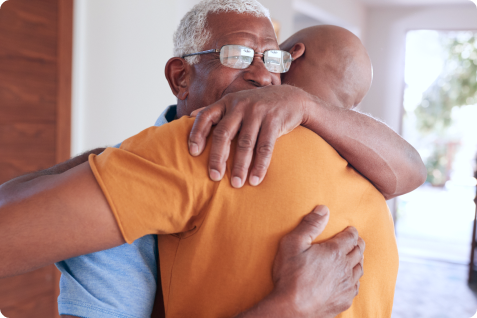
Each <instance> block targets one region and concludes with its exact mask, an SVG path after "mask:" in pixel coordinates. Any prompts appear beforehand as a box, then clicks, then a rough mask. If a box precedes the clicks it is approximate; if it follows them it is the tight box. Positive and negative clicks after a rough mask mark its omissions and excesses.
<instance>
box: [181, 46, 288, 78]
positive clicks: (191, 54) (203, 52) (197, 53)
mask: <svg viewBox="0 0 477 318" xmlns="http://www.w3.org/2000/svg"><path fill="white" fill-rule="evenodd" d="M229 45H240V46H243V47H245V48H247V49H250V50H252V51H253V57H254V58H255V55H256V54H260V55H261V56H262V58H261V60H262V62H263V63H265V60H264V55H265V52H268V51H283V52H287V51H285V50H280V49H271V50H266V51H263V52H255V50H254V49H252V48H251V47H248V46H245V45H241V44H225V45H222V46H221V47H220V49H210V50H207V51H201V52H196V53H190V54H186V55H183V56H181V58H185V57H188V56H194V55H203V54H209V53H220V51H222V48H223V47H224V46H229ZM287 53H288V54H290V58H291V62H293V56H292V55H291V53H290V52H287ZM291 62H290V63H291ZM222 65H223V64H222ZM250 65H252V62H250V64H249V66H250ZM224 66H226V65H224ZM249 66H247V67H246V68H243V70H244V69H247V68H248V67H249ZM227 67H228V66H227ZM231 68H232V67H231ZM269 72H270V71H269ZM287 72H288V71H287ZM270 73H273V72H270ZM285 73H286V72H285ZM278 74H279V73H278Z"/></svg>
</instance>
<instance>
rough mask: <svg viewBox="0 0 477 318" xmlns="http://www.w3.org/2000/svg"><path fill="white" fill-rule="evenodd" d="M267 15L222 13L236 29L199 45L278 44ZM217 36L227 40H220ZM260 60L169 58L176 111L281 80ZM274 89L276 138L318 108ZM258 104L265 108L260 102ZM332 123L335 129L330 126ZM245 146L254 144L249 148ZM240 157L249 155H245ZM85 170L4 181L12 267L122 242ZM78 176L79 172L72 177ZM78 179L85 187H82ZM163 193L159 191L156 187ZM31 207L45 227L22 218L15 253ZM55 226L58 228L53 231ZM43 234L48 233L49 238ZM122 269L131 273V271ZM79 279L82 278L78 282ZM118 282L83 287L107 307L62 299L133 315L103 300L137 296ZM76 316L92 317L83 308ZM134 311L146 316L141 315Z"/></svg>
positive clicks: (219, 25)
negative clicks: (229, 65) (240, 64)
mask: <svg viewBox="0 0 477 318" xmlns="http://www.w3.org/2000/svg"><path fill="white" fill-rule="evenodd" d="M255 7H256V6H255ZM221 10H223V8H220V7H219V8H218V9H217V8H216V11H217V12H218V16H220V12H221ZM255 10H256V9H255ZM211 12H213V10H209V11H205V17H208V14H210V13H211ZM245 12H247V11H245ZM239 13H240V14H243V12H240V11H239ZM263 17H266V16H264V14H263V13H262V14H261V15H260V14H259V15H258V17H257V16H253V15H252V16H250V14H248V15H247V14H245V15H243V16H242V17H241V18H239V19H235V20H230V19H224V18H223V19H222V20H220V19H218V21H216V24H215V25H209V28H210V30H211V31H214V32H217V31H218V30H220V31H223V32H225V30H229V31H231V33H230V34H222V35H221V36H220V35H219V36H217V34H213V35H214V37H212V38H211V39H209V42H207V41H205V43H204V44H203V45H202V46H199V47H198V49H199V50H198V51H200V50H204V49H207V48H206V47H203V46H204V45H205V44H209V45H213V46H214V47H216V48H215V49H217V50H218V49H220V48H218V47H217V46H218V45H219V44H223V45H225V44H226V43H225V42H224V41H226V40H227V41H235V42H236V43H237V44H241V45H247V46H249V47H252V48H253V49H255V50H256V51H258V52H263V51H266V50H267V49H272V50H276V49H277V48H278V47H277V44H276V40H275V41H272V40H271V39H272V38H274V35H273V30H272V29H271V25H270V23H269V21H268V20H267V19H266V18H265V19H263ZM230 22H234V23H235V25H233V29H232V30H231V29H230V28H227V27H230ZM265 22H266V23H265ZM238 31H240V32H238ZM219 39H220V40H219ZM220 41H222V42H224V43H219V42H220ZM229 43H232V42H229ZM190 49H192V48H189V50H190ZM193 51H195V50H193ZM186 53H193V52H186ZM261 63H262V62H261V61H260V60H258V59H255V58H254V62H253V63H252V64H251V65H250V66H249V67H248V68H246V69H241V70H237V69H230V70H229V69H226V68H224V67H223V66H220V64H219V61H218V59H217V57H214V56H210V57H206V56H204V58H203V59H201V61H200V62H199V63H197V64H189V63H186V62H185V61H184V60H183V59H172V60H171V61H170V62H169V64H168V65H169V66H168V69H167V72H168V74H167V75H168V79H169V80H170V83H171V88H173V92H174V93H175V94H176V96H177V97H178V106H177V113H178V116H180V115H183V114H187V113H188V112H189V111H191V110H194V109H196V108H198V107H201V106H203V105H207V104H210V103H213V102H214V101H216V100H217V99H218V98H220V97H221V96H223V95H225V94H227V93H233V92H235V91H239V90H243V89H248V88H253V87H261V86H267V85H270V84H279V83H280V78H279V77H278V76H277V75H275V74H273V73H270V72H269V71H268V70H267V69H265V67H264V65H263V64H261ZM171 81H172V82H171ZM277 92H278V93H279V92H280V91H276V90H271V91H269V92H268V91H263V92H260V95H261V97H264V96H265V97H266V96H267V94H268V96H269V99H268V101H267V105H269V106H271V105H274V106H273V107H270V109H269V110H267V111H265V112H263V111H262V112H261V113H260V115H262V116H261V117H262V118H258V119H259V121H258V126H260V120H261V119H263V118H265V119H266V120H269V118H270V117H268V116H269V115H270V114H271V111H277V110H278V111H279V112H278V117H277V118H279V121H278V122H279V123H281V124H283V125H281V126H280V127H273V126H270V125H269V126H267V125H265V126H264V127H263V128H264V129H263V131H264V134H263V135H261V137H260V138H262V137H263V136H265V137H266V134H265V133H267V132H268V133H269V132H272V134H270V135H272V139H273V135H275V138H276V136H277V135H279V134H280V133H284V132H286V131H288V130H291V128H293V127H296V125H299V124H300V123H301V122H303V119H304V118H308V117H309V116H310V115H312V114H313V112H310V109H308V108H306V107H303V108H301V109H299V111H297V110H296V109H292V107H290V102H293V97H296V98H303V96H302V95H300V94H301V93H298V92H297V91H293V90H290V89H287V90H286V91H283V92H281V93H279V94H277ZM280 94H281V95H280ZM286 94H288V96H286ZM209 96H211V97H209ZM228 96H229V97H227V102H229V103H230V102H231V101H233V100H234V99H237V98H240V97H241V95H240V94H235V95H234V94H229V95H228ZM255 97H257V95H255ZM283 97H288V98H289V99H288V100H287V99H283ZM252 104H253V103H252ZM252 106H254V107H256V106H257V105H256V103H255V104H253V105H252ZM261 109H262V110H263V107H261ZM250 113H252V112H250ZM168 114H170V113H168ZM337 115H338V114H337ZM328 116H333V114H332V113H331V114H328ZM357 116H358V115H357ZM172 117H174V116H172ZM328 118H329V117H328ZM266 120H265V121H264V122H265V123H266V122H267V121H266ZM251 121H252V123H251V124H252V125H251V126H253V127H252V128H253V129H256V128H257V122H255V119H254V120H251ZM247 126H248V125H247V123H246V122H244V126H243V129H242V133H243V132H244V131H245V132H246V131H247V129H246V128H247ZM249 126H250V125H249ZM325 126H326V123H325ZM329 128H330V129H332V128H333V127H329ZM216 131H217V130H216ZM219 133H220V130H219ZM219 133H217V134H216V136H220V134H219ZM252 138H256V136H252ZM268 138H270V136H268ZM267 142H268V144H269V141H267V139H266V138H265V145H267ZM239 144H240V142H239ZM198 146H199V147H201V145H200V144H198ZM246 148H248V149H249V148H250V147H246ZM224 149H225V148H224ZM244 149H245V148H244ZM258 149H259V150H261V149H265V148H263V147H261V146H260V140H259V147H258ZM265 150H266V151H259V154H260V155H261V156H259V158H258V159H257V161H256V162H257V163H260V164H259V165H258V166H259V167H260V166H264V164H263V160H265V161H266V160H269V156H268V154H267V150H268V151H270V150H271V149H270V147H266V149H265ZM361 150H362V149H361ZM361 150H360V151H361ZM191 151H192V152H193V153H194V152H196V151H195V150H194V143H192V144H191ZM197 151H199V150H197ZM358 153H359V152H358ZM247 154H248V152H247V151H245V156H243V157H247V156H248V155H247ZM239 159H240V158H239ZM238 161H240V160H238ZM242 161H247V160H243V159H242ZM261 161H262V162H261ZM219 163H220V162H219ZM266 165H267V164H266V163H265V166H266ZM88 169H89V168H88V165H87V164H86V165H85V164H82V165H80V166H78V168H75V169H72V170H71V171H68V172H65V173H63V174H61V175H57V176H41V177H38V178H34V179H33V178H23V179H20V180H17V182H16V183H15V182H11V183H9V184H7V185H5V186H3V187H2V190H3V193H2V194H3V195H6V194H11V193H13V192H17V193H18V191H19V190H21V192H19V194H18V195H17V196H16V197H8V196H5V197H4V198H5V199H4V200H3V206H2V209H3V211H2V216H5V218H4V219H2V221H5V222H2V224H3V226H5V231H2V232H1V233H4V234H5V237H6V238H10V240H5V241H4V242H5V244H7V243H10V246H2V250H3V251H5V253H10V254H11V255H12V256H13V257H12V259H11V260H10V266H12V267H14V266H16V265H17V264H18V263H16V262H18V261H19V260H23V261H25V263H24V264H23V267H24V269H26V268H28V267H30V268H31V267H32V266H37V265H40V264H42V263H47V262H49V261H51V260H55V259H63V258H65V257H67V256H73V255H78V254H82V253H85V252H91V251H94V250H99V249H104V248H105V247H106V248H107V247H111V246H114V245H117V244H119V243H120V242H122V238H121V237H120V236H119V235H118V234H119V233H118V231H117V228H115V227H114V226H111V224H115V221H114V220H113V219H112V218H111V214H110V213H111V211H110V210H109V206H108V204H106V201H105V198H104V196H102V194H101V192H99V193H98V190H99V189H98V188H97V186H95V184H96V183H95V181H94V179H92V178H91V172H90V171H89V170H88ZM59 170H60V171H61V170H62V169H61V168H60V169H59ZM214 170H215V171H214ZM220 170H221V168H220V167H218V168H217V169H211V170H210V173H211V177H212V178H213V179H220V177H221V176H222V175H223V171H220ZM217 173H218V175H217ZM237 177H238V178H239V179H240V182H239V183H234V185H235V186H238V187H240V186H241V185H243V180H244V178H243V177H240V176H237ZM252 177H255V175H253V174H252ZM256 177H258V178H259V181H261V180H263V176H256ZM73 178H77V179H76V180H75V181H73V180H72V179H73ZM231 179H233V178H231ZM25 181H28V182H25ZM232 181H233V180H232ZM233 182H236V181H233ZM252 183H253V184H257V183H258V182H256V181H254V180H252ZM62 185H63V187H62ZM78 186H81V187H79V188H78ZM41 194H44V195H41ZM158 195H160V194H159V193H158ZM75 196H76V197H75ZM52 197H57V198H60V199H61V201H62V202H63V203H64V204H65V205H64V206H63V207H61V208H60V209H59V207H58V206H56V205H55V204H54V202H53V205H52V202H51V198H52ZM22 199H23V200H22ZM25 199H28V200H25ZM166 199H168V198H166ZM85 200H88V202H83V201H85ZM32 205H33V206H32ZM33 207H35V208H36V211H35V212H38V213H39V212H42V211H43V212H44V213H42V214H41V215H35V216H34V219H35V220H36V221H37V222H38V221H40V224H42V222H44V227H43V231H42V233H37V231H38V228H37V227H35V225H36V224H38V223H36V224H28V222H27V221H25V222H26V224H23V228H22V230H23V231H26V233H29V234H30V236H27V238H26V239H27V241H30V240H32V239H33V243H34V244H30V246H29V247H28V248H27V249H26V250H29V252H31V254H30V257H26V256H25V255H24V254H23V255H19V254H18V252H17V253H15V252H13V251H15V248H18V247H19V246H22V244H21V243H24V242H21V239H22V238H23V239H25V237H23V236H21V235H20V236H19V237H17V238H16V240H15V242H12V241H11V236H9V235H10V233H17V232H18V229H19V228H18V226H15V225H16V224H18V222H19V219H18V218H16V216H17V215H22V213H23V215H25V214H24V213H25V211H27V212H28V213H32V210H31V209H32V208H33ZM61 212H66V213H61ZM105 212H107V213H105ZM108 213H109V214H108ZM92 220H96V223H94V222H92ZM72 221H76V222H77V223H75V224H74V225H76V226H73V225H72V224H71V223H72ZM111 221H113V223H111ZM20 223H21V222H20ZM59 225H60V227H59ZM90 225H92V226H90ZM99 229H106V231H103V232H99ZM2 230H3V227H2ZM9 231H10V232H9ZM51 233H55V235H53V234H51ZM48 234H51V235H53V236H51V237H50V236H48ZM85 234H86V235H88V234H89V235H93V234H95V235H96V237H95V240H91V239H87V238H85V236H84V235H85ZM12 236H13V235H12ZM35 236H37V237H35ZM45 236H46V238H47V239H46V240H45ZM12 243H13V244H12ZM45 246H46V247H49V246H55V247H57V248H58V249H57V250H55V251H45ZM39 251H41V253H39ZM38 254H41V255H38ZM139 255H140V254H139ZM35 257H36V258H35ZM116 261H117V259H116ZM73 264H74V263H73ZM109 264H110V262H109V263H108V264H101V262H96V265H97V266H98V267H97V269H99V270H98V271H97V273H100V274H103V273H105V272H104V271H101V268H102V266H103V268H107V267H108V266H109ZM4 270H5V273H7V274H8V273H11V272H9V271H8V270H10V271H11V270H12V269H11V268H10V269H9V268H8V264H7V266H6V269H4ZM129 270H130V269H129ZM130 271H131V270H130ZM135 271H136V270H135V269H133V270H132V271H131V272H135ZM65 272H68V274H70V276H71V277H73V278H74V279H77V280H78V281H79V282H80V283H84V286H88V287H91V285H92V284H91V282H87V281H82V277H81V275H77V274H75V268H73V267H69V268H65ZM125 276H126V277H127V275H125ZM146 276H147V275H146ZM97 277H101V278H102V279H103V277H102V276H101V275H98V276H97ZM105 277H106V278H108V276H107V273H105ZM149 277H150V276H149ZM110 278H111V277H110ZM86 280H88V279H86ZM106 281H107V284H105V285H108V284H110V282H111V280H106ZM112 281H114V278H113V279H112ZM94 283H96V284H97V283H98V282H97V281H96V282H94ZM80 286H82V285H81V284H80ZM117 287H118V288H112V289H111V290H109V291H106V292H104V291H103V292H102V293H101V292H100V293H99V295H98V294H96V295H91V294H94V293H95V292H96V290H97V289H95V288H92V289H88V290H87V291H86V293H90V296H93V297H92V298H94V296H97V297H96V298H97V300H98V302H99V303H100V304H101V302H102V305H104V304H105V303H106V305H109V306H110V307H107V306H104V307H103V308H101V306H95V305H96V304H97V303H96V304H95V305H91V304H88V303H86V302H83V301H81V300H78V299H77V298H75V299H68V298H63V299H64V303H67V302H69V304H70V305H72V306H76V307H77V308H80V307H83V309H85V310H88V311H89V313H88V315H90V316H95V317H97V316H98V315H100V313H101V315H103V316H105V317H106V316H108V315H109V316H111V317H113V316H117V315H118V314H123V315H128V310H131V309H130V308H125V309H124V310H125V311H124V312H123V313H120V312H119V311H114V309H113V310H111V308H114V306H115V304H113V305H111V304H110V303H109V304H108V301H104V298H107V299H114V301H115V302H124V301H130V302H129V303H134V300H131V299H124V298H121V295H124V293H123V292H122V291H121V289H122V288H124V286H121V285H120V284H118V286H117ZM91 291H92V293H91ZM80 292H81V290H80ZM128 293H129V291H128ZM75 297H76V296H75ZM128 297H129V296H128ZM101 298H103V299H101ZM114 301H113V302H114ZM126 303H127V302H126ZM73 314H74V313H73ZM79 315H81V316H87V315H84V314H79ZM129 315H130V316H134V311H133V312H129ZM109 316H108V317H109ZM137 316H143V315H142V314H138V315H137Z"/></svg>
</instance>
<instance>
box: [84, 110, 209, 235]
mask: <svg viewBox="0 0 477 318" xmlns="http://www.w3.org/2000/svg"><path fill="white" fill-rule="evenodd" d="M192 123H193V120H191V119H190V118H185V119H180V120H176V121H174V122H173V123H170V124H166V125H164V126H161V127H151V128H148V129H146V130H144V131H143V132H141V133H139V134H138V135H136V136H134V137H132V138H130V139H128V140H126V141H124V142H123V143H122V145H121V147H120V149H114V148H108V149H106V150H105V151H104V153H102V154H101V155H99V156H96V155H90V158H89V163H90V167H91V170H92V171H93V174H94V176H95V178H96V180H97V182H98V184H99V186H100V187H101V189H102V191H103V193H104V195H105V197H106V199H107V201H108V203H109V206H110V207H111V210H112V211H113V214H114V216H115V218H116V221H117V222H118V225H119V228H120V230H121V232H122V234H123V237H124V239H125V240H126V242H128V243H131V242H133V241H134V240H135V239H137V238H139V237H142V236H144V235H147V234H172V233H180V232H186V231H189V230H191V229H192V228H193V227H194V220H195V219H196V218H195V216H197V215H198V214H199V213H200V211H201V210H202V207H203V206H204V204H206V203H207V200H208V198H209V197H210V194H211V192H212V191H213V188H214V183H213V182H212V181H210V180H209V178H208V175H207V169H206V167H207V165H206V164H207V162H206V156H199V157H191V156H190V155H189V152H188V149H187V136H188V132H189V131H190V128H191V127H192ZM158 140H161V142H160V143H158V142H157V141H158Z"/></svg>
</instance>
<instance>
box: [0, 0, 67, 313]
mask: <svg viewBox="0 0 477 318" xmlns="http://www.w3.org/2000/svg"><path fill="white" fill-rule="evenodd" d="M72 17H73V0H8V1H6V2H4V3H3V5H2V7H1V9H0V184H1V183H4V182H5V181H7V180H9V179H12V178H14V177H16V176H19V175H22V174H25V173H27V172H30V171H35V170H39V169H44V168H47V167H50V166H52V165H54V164H56V163H58V162H61V161H64V160H66V159H68V158H69V156H70V113H71V55H72V27H73V25H72ZM1 257H2V255H0V263H1ZM58 281H59V272H58V270H57V269H56V268H55V266H54V265H50V266H47V267H44V268H41V269H38V270H36V271H34V272H31V273H27V274H24V275H20V276H16V277H10V278H6V279H1V280H0V310H1V312H2V313H3V315H5V316H6V317H14V318H23V317H25V318H27V317H28V318H30V317H37V318H52V317H58V311H57V305H56V298H57V294H58V292H59V288H58Z"/></svg>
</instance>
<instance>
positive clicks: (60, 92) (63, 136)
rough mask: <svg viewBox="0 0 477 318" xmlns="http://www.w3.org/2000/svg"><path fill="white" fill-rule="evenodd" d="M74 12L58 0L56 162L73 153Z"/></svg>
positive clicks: (70, 2)
mask: <svg viewBox="0 0 477 318" xmlns="http://www.w3.org/2000/svg"><path fill="white" fill-rule="evenodd" d="M73 12H74V0H58V29H57V30H58V51H57V54H58V57H57V72H58V75H57V81H58V85H57V100H56V116H57V120H56V163H60V162H63V161H65V160H68V159H69V158H70V156H71V92H72V73H73V72H72V69H73ZM60 277H61V273H60V271H58V270H57V271H55V275H54V279H53V283H54V284H55V294H56V297H54V308H56V310H54V317H55V318H60V315H59V314H58V302H57V298H58V296H59V295H60Z"/></svg>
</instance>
